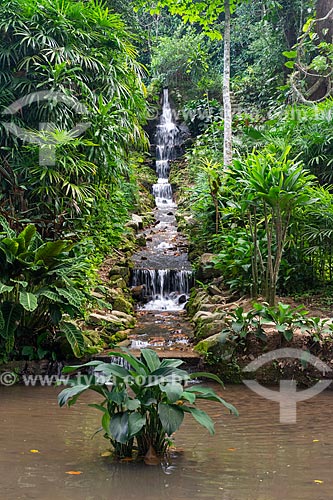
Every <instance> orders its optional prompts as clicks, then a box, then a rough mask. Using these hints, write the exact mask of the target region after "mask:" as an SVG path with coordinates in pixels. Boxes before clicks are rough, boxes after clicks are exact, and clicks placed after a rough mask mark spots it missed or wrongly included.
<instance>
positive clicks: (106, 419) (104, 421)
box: [102, 411, 111, 436]
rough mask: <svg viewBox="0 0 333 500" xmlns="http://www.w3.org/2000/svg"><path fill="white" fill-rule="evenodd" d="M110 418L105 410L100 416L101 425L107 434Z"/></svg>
mask: <svg viewBox="0 0 333 500" xmlns="http://www.w3.org/2000/svg"><path fill="white" fill-rule="evenodd" d="M110 420H111V417H110V414H109V413H108V412H107V411H106V412H105V413H104V415H103V417H102V427H103V429H104V431H105V432H106V434H107V435H108V436H110Z"/></svg>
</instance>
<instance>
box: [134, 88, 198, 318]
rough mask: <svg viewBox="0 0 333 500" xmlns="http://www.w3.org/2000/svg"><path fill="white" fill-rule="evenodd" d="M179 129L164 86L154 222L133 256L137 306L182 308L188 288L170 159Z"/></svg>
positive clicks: (189, 275)
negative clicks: (139, 292)
mask: <svg viewBox="0 0 333 500" xmlns="http://www.w3.org/2000/svg"><path fill="white" fill-rule="evenodd" d="M179 143H180V137H179V130H178V128H177V126H176V124H175V122H174V120H173V117H172V109H171V106H170V103H169V94H168V89H164V93H163V108H162V115H161V117H160V120H159V124H158V125H157V131H156V174H157V177H158V181H157V183H156V184H154V185H153V188H152V191H153V195H154V197H155V203H156V220H157V222H156V225H155V227H154V228H152V229H150V230H149V231H146V232H145V233H144V234H145V236H146V239H147V247H146V249H144V250H142V251H141V252H139V253H138V254H137V255H136V256H135V257H134V260H135V269H134V270H133V272H132V285H133V286H142V287H143V290H144V294H145V296H146V303H145V304H143V305H141V306H139V309H144V310H149V311H165V310H167V311H177V310H181V309H183V308H184V303H185V302H186V300H187V298H188V294H189V290H190V287H191V281H192V270H191V265H190V263H189V261H188V258H187V253H186V244H185V242H184V241H183V237H182V236H181V235H179V233H178V232H177V225H176V218H175V209H176V204H175V202H174V200H173V193H172V187H171V184H170V182H169V172H170V160H172V159H174V158H175V157H176V148H177V146H178V145H179Z"/></svg>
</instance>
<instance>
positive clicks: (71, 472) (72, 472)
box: [65, 470, 82, 476]
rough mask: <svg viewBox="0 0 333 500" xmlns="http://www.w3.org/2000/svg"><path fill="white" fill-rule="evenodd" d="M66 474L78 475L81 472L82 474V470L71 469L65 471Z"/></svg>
mask: <svg viewBox="0 0 333 500" xmlns="http://www.w3.org/2000/svg"><path fill="white" fill-rule="evenodd" d="M65 474H69V475H70V476H78V475H79V474H82V472H81V471H80V470H69V471H67V472H65Z"/></svg>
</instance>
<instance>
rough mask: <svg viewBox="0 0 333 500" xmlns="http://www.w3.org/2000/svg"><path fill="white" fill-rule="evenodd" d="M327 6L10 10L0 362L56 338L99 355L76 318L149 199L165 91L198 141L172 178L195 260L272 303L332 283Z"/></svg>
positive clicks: (46, 349)
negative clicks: (151, 123) (149, 157)
mask: <svg viewBox="0 0 333 500" xmlns="http://www.w3.org/2000/svg"><path fill="white" fill-rule="evenodd" d="M133 4H134V6H135V9H134V10H133ZM330 8H331V7H330V5H329V2H327V0H317V1H314V0H279V1H277V0H255V1H251V2H247V1H240V0H237V1H236V0H225V1H218V0H214V1H213V2H205V1H203V2H188V1H185V0H184V1H179V2H177V3H174V2H171V1H168V0H160V1H157V2H144V1H140V0H138V1H137V2H130V1H125V2H108V1H105V2H103V1H102V0H81V1H79V0H56V1H51V0H40V1H38V2H37V1H35V0H4V1H3V2H2V4H1V6H0V112H1V113H2V117H3V118H2V120H1V123H0V215H1V219H0V225H1V227H0V261H1V269H0V313H1V315H0V349H1V354H0V360H8V359H13V358H19V357H20V356H22V355H25V356H28V357H30V358H32V359H37V358H42V357H43V356H46V357H48V358H55V357H56V356H59V352H60V351H59V342H58V340H59V339H62V338H66V339H67V340H68V341H69V343H70V345H71V346H72V348H73V350H74V353H75V354H76V355H77V356H79V355H81V354H83V353H84V352H87V349H88V351H89V348H88V344H87V342H85V339H84V335H83V334H82V332H81V331H80V330H79V329H78V327H77V321H76V320H77V319H78V318H81V319H83V318H85V316H86V314H87V309H89V307H91V306H92V304H93V298H92V296H91V291H92V290H93V289H94V287H96V285H97V283H98V279H97V275H96V270H97V268H98V266H99V265H100V264H101V263H102V261H103V258H104V257H105V256H107V255H110V254H112V251H113V250H117V249H118V250H119V248H120V247H123V246H125V247H126V244H125V245H124V238H125V237H126V236H128V235H129V237H130V236H131V230H130V228H128V227H126V223H127V222H128V220H129V219H130V217H131V213H132V212H135V211H136V212H140V210H145V209H146V201H145V198H144V197H143V196H142V191H143V190H144V188H145V187H146V186H147V182H146V180H145V178H147V177H149V175H150V174H149V171H150V169H149V167H147V166H144V158H145V154H146V153H145V152H146V151H147V150H148V138H147V135H146V134H145V132H144V130H143V127H144V126H145V124H146V123H147V119H148V118H149V116H153V114H154V113H156V111H157V109H158V103H159V99H160V95H161V90H162V88H163V86H168V87H169V89H170V94H171V99H172V101H173V103H174V106H175V108H177V111H178V113H179V121H184V122H185V123H186V124H187V125H188V127H189V130H190V132H191V134H192V142H191V145H190V146H189V147H188V149H187V152H186V155H185V157H184V160H183V165H182V167H183V168H182V169H180V170H179V171H178V172H177V173H176V174H174V182H175V183H177V182H178V184H179V185H180V186H181V189H180V192H179V196H180V200H181V208H182V209H183V211H184V212H185V213H186V214H187V215H189V216H190V217H191V218H192V223H191V226H189V227H188V232H189V236H190V239H191V248H192V252H191V254H192V256H193V258H194V260H195V257H198V256H199V255H200V254H201V253H203V252H207V251H209V252H212V253H214V254H215V262H216V267H217V268H218V269H219V270H220V272H221V274H222V275H223V276H224V278H225V281H226V283H227V284H228V285H229V286H230V287H231V289H233V290H237V291H240V292H242V293H249V294H251V295H252V296H253V297H254V298H256V297H257V296H258V295H263V296H264V298H265V299H266V300H267V301H268V302H269V303H270V305H271V306H272V305H273V304H274V303H275V300H276V294H279V295H288V294H293V293H304V292H308V291H309V290H310V289H313V288H321V287H329V286H330V285H331V284H332V283H331V282H332V275H333V258H332V243H333V198H332V182H333V175H332V162H333V149H332V148H333V132H332V131H333V127H332V120H333V118H332V116H333V101H332V63H333V44H332V42H333V40H332V31H333V30H332V12H331V10H330ZM229 45H230V46H229ZM230 90H231V92H230ZM231 118H232V121H231ZM132 237H133V236H132ZM42 254H43V257H41V256H40V255H42ZM44 257H45V258H44ZM68 287H70V290H71V293H70V294H67V295H66V293H65V289H67V288H68Z"/></svg>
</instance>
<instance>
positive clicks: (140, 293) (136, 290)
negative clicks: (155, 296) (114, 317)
mask: <svg viewBox="0 0 333 500" xmlns="http://www.w3.org/2000/svg"><path fill="white" fill-rule="evenodd" d="M131 294H132V297H133V298H134V299H135V300H143V299H144V298H145V297H146V294H147V288H146V285H138V286H132V287H131Z"/></svg>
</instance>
